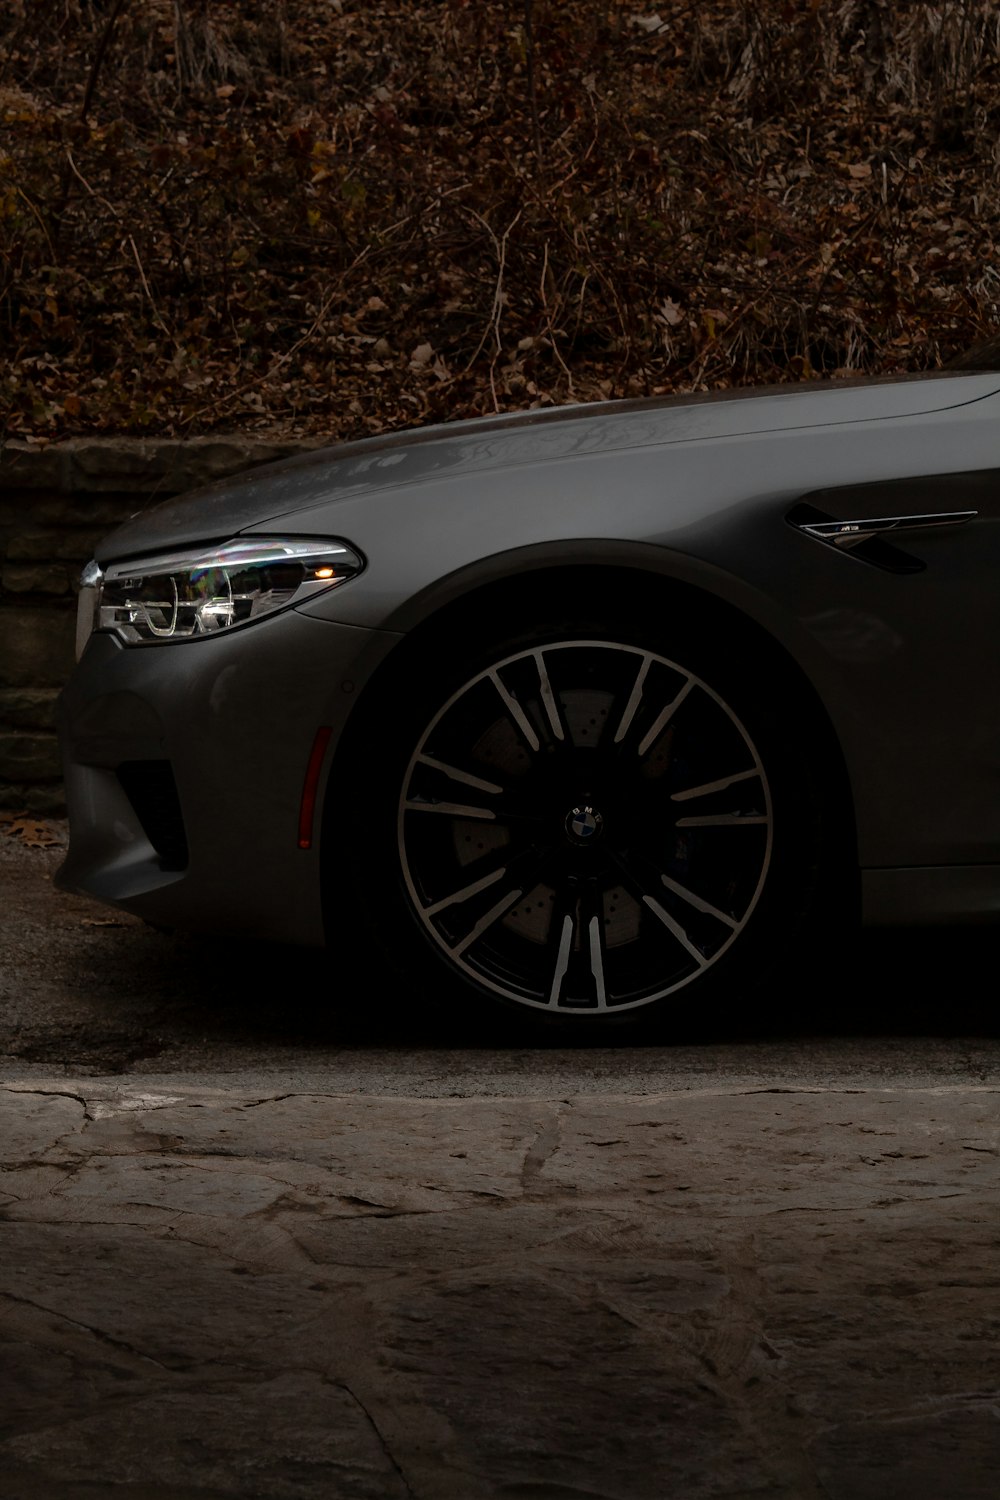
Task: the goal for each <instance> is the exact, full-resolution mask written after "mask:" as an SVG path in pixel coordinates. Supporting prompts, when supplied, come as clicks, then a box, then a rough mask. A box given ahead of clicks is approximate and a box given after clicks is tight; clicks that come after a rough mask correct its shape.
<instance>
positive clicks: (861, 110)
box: [0, 0, 1000, 438]
mask: <svg viewBox="0 0 1000 1500" xmlns="http://www.w3.org/2000/svg"><path fill="white" fill-rule="evenodd" d="M998 135H1000V8H998V7H997V6H996V4H995V3H993V0H946V3H929V0H898V3H891V0H881V3H880V0H697V3H691V0H656V3H655V4H652V3H651V4H649V5H648V7H644V6H643V5H642V4H641V3H638V0H629V3H627V4H622V3H619V0H489V3H485V0H484V3H476V0H427V3H421V0H229V3H226V0H176V3H175V0H6V3H5V4H4V6H3V8H2V14H0V415H2V418H3V427H4V429H5V431H6V432H7V434H8V435H21V436H24V435H35V436H38V437H46V438H50V437H56V436H60V435H63V434H67V433H81V432H95V431H116V432H132V433H147V434H166V433H170V434H185V433H195V432H205V431H210V430H213V429H218V428H228V429H233V428H250V429H254V430H260V431H269V432H281V433H287V434H316V433H324V434H327V435H329V436H331V437H332V436H345V435H350V434H363V433H365V432H370V431H377V430H380V429H382V428H384V427H387V426H398V425H400V424H408V423H413V422H417V421H426V420H440V419H446V418H452V417H457V416H463V415H469V414H473V413H480V412H484V411H492V410H494V409H509V408H514V407H524V406H528V405H531V404H537V403H549V402H565V401H570V400H591V399H598V398H601V397H606V396H620V395H641V394H646V393H654V392H664V391H672V390H687V389H711V388H715V387H719V386H726V385H732V384H747V383H754V384H757V383H761V382H767V381H784V380H803V379H805V380H810V379H816V378H820V377H830V376H843V375H846V374H857V373H861V372H869V371H905V370H922V369H928V368H933V367H935V366H938V365H940V364H941V363H943V362H945V361H947V360H949V359H951V358H953V357H954V356H955V355H956V354H958V353H959V352H960V351H962V350H964V349H967V348H969V347H970V346H972V345H973V344H975V343H977V342H978V341H980V340H982V339H983V338H986V337H989V336H991V335H992V334H994V333H995V331H996V327H997V325H998V322H1000V318H998V304H1000V267H998V265H997V258H996V250H995V240H996V237H997V226H998V219H1000V197H998V171H1000V166H998V149H1000V148H998Z"/></svg>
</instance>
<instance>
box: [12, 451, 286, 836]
mask: <svg viewBox="0 0 1000 1500" xmlns="http://www.w3.org/2000/svg"><path fill="white" fill-rule="evenodd" d="M308 446H311V445H309V444H306V443H301V442H298V443H296V442H287V443H275V442H265V441H262V440H259V439H245V438H237V437H233V438H195V439H191V440H188V441H182V440H167V439H164V440H146V439H141V438H80V439H74V440H71V441H68V442H64V443H50V444H47V445H42V444H36V443H27V442H8V443H5V444H3V445H2V446H0V809H6V810H17V811H21V810H24V811H28V812H33V813H49V814H58V813H59V812H61V811H62V808H63V794H62V784H61V766H60V760H59V750H58V745H57V741H56V727H55V726H56V701H57V699H58V696H59V690H60V688H61V687H62V686H63V684H64V683H65V681H66V679H67V677H68V675H69V673H70V670H71V668H72V666H73V642H74V634H75V621H76V595H77V586H78V580H79V576H80V572H81V570H82V568H83V567H84V565H85V564H86V563H87V561H88V560H89V559H90V558H91V557H92V556H93V553H94V547H95V545H96V543H97V541H98V540H99V538H100V537H102V536H103V535H104V534H105V533H106V532H108V531H110V530H112V529H113V528H114V527H115V526H118V525H120V524H121V522H123V521H125V520H127V519H128V518H129V517H130V516H132V515H135V514H136V513H137V512H140V511H142V510H145V509H146V508H147V507H149V506H152V505H155V504H156V503H157V502H158V501H159V500H165V499H167V498H168V497H169V496H171V495H176V494H180V493H182V492H184V491H185V490H189V489H197V488H198V487H200V486H201V485H205V484H208V483H210V482H211V481H212V480H214V479H221V478H224V477H226V476H227V475H230V474H235V473H239V472H240V471H241V470H243V469H247V468H250V467H252V466H253V465H256V464H261V463H267V462H269V461H271V460H273V459H276V458H282V457H285V456H286V455H288V454H291V453H295V452H299V451H301V450H302V449H303V448H304V447H308Z"/></svg>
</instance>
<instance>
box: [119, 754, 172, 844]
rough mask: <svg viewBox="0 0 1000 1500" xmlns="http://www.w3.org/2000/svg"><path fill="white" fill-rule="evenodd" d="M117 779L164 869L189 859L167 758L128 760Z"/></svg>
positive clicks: (120, 768)
mask: <svg viewBox="0 0 1000 1500" xmlns="http://www.w3.org/2000/svg"><path fill="white" fill-rule="evenodd" d="M118 780H119V781H120V783H121V786H122V790H123V791H124V793H125V795H126V797H127V798H128V800H129V801H130V802H131V804H132V808H133V810H134V812H135V815H136V817H137V818H138V819H139V822H140V823H141V825H142V831H143V833H144V834H145V835H146V837H147V838H148V840H149V842H150V843H151V844H152V846H153V848H154V849H155V850H156V852H157V854H158V855H159V856H160V861H161V863H162V865H163V868H164V869H165V870H183V869H185V868H186V866H187V862H188V846H187V835H186V834H185V832H184V819H183V817H182V815H181V804H180V799H179V797H178V796H177V783H176V782H175V781H174V773H173V771H172V769H171V766H170V762H169V761H168V760H127V761H124V762H123V763H122V764H121V765H120V766H119V767H118Z"/></svg>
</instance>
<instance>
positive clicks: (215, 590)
mask: <svg viewBox="0 0 1000 1500" xmlns="http://www.w3.org/2000/svg"><path fill="white" fill-rule="evenodd" d="M363 566H364V562H363V559H362V558H361V557H360V556H359V554H358V553H357V552H355V551H354V550H353V548H351V547H349V546H347V544H346V543H344V542H339V541H330V540H326V539H323V540H319V539H317V538H315V537H297V538H274V537H266V538H262V537H252V538H238V539H236V540H234V541H230V542H225V543H223V544H222V545H221V546H217V547H199V548H197V549H193V550H186V551H178V552H172V553H164V554H162V555H160V556H158V557H143V558H136V559H134V560H131V561H128V562H119V563H112V564H111V565H110V566H109V567H108V568H107V569H106V570H105V571H104V573H103V575H101V574H100V573H99V571H98V570H96V569H93V568H91V569H88V570H87V574H85V576H84V578H83V580H82V585H83V588H84V589H91V590H93V593H92V596H91V600H90V602H89V604H87V605H86V608H88V609H92V610H93V615H92V619H93V628H94V629H97V630H107V631H113V632H114V633H115V634H116V635H117V636H118V637H119V639H120V640H122V641H124V642H125V643H126V645H129V646H142V645H152V644H154V643H156V642H158V641H176V640H191V639H194V638H197V637H199V636H206V635H218V634H219V633H220V631H225V630H232V629H234V628H236V627H238V626H242V625H248V624H251V623H253V622H254V621H256V620H260V619H263V618H264V617H265V616H266V615H270V614H274V613H275V612H276V611H277V610H280V609H287V608H289V607H290V606H291V605H295V604H301V603H303V602H304V601H305V600H307V599H311V598H313V597H315V595H317V594H320V593H323V592H325V591H326V590H327V589H332V588H336V587H337V585H338V584H341V583H346V582H347V580H348V579H349V578H353V577H354V576H355V574H357V573H359V572H360V571H361V569H362V567H363ZM95 575H96V576H95ZM83 611H84V605H81V613H83ZM78 636H79V632H78Z"/></svg>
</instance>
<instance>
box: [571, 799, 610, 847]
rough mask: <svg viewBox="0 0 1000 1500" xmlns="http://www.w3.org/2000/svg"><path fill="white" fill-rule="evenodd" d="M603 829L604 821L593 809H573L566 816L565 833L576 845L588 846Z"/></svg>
mask: <svg viewBox="0 0 1000 1500" xmlns="http://www.w3.org/2000/svg"><path fill="white" fill-rule="evenodd" d="M603 827H604V819H603V818H602V817H601V815H600V813H599V812H597V810H596V809H595V808H593V807H574V808H572V809H571V810H570V811H569V812H568V813H567V814H566V832H567V833H568V834H569V836H570V838H571V839H572V840H573V842H574V843H576V844H589V843H590V842H591V841H592V840H593V839H596V838H597V837H598V835H599V834H600V832H601V830H602V829H603Z"/></svg>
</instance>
